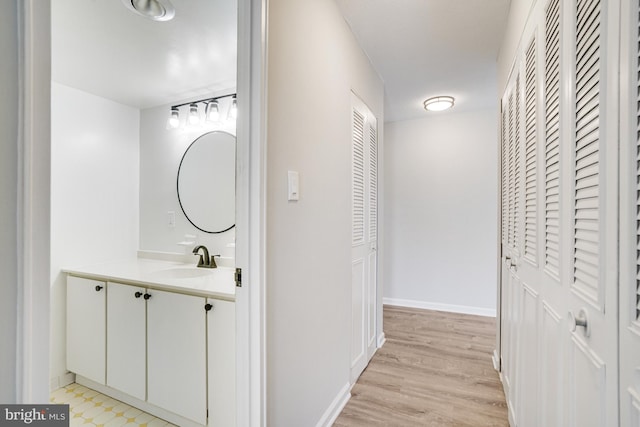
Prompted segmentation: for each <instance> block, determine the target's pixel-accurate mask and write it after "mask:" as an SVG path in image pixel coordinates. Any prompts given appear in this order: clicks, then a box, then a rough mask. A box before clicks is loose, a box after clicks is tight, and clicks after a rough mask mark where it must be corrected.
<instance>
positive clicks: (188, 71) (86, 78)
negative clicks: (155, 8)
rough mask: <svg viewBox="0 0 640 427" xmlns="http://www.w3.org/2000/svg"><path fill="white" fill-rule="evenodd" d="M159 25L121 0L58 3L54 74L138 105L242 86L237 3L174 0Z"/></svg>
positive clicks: (77, 85) (79, 86)
mask: <svg viewBox="0 0 640 427" xmlns="http://www.w3.org/2000/svg"><path fill="white" fill-rule="evenodd" d="M171 2H172V4H173V6H174V7H175V9H176V14H175V18H174V19H173V20H171V21H168V22H155V21H151V20H149V19H146V18H144V17H141V16H139V15H136V14H134V13H132V12H131V11H129V10H128V9H127V8H126V7H125V6H124V5H123V3H122V1H120V0H55V1H52V2H51V6H52V11H51V15H52V30H51V31H52V70H51V72H52V79H53V81H55V82H58V83H62V84H64V85H67V86H71V87H74V88H77V89H81V90H84V91H86V92H89V93H93V94H95V95H99V96H102V97H105V98H108V99H112V100H114V101H117V102H120V103H123V104H126V105H130V106H133V107H137V108H147V107H152V106H157V105H163V104H170V103H175V102H177V101H181V100H185V99H192V98H194V97H206V96H213V95H219V94H220V93H221V92H223V91H227V90H229V89H233V88H235V86H236V57H237V55H236V51H237V47H236V46H237V41H236V40H237V31H236V28H237V15H236V8H237V6H236V0H222V1H211V0H171Z"/></svg>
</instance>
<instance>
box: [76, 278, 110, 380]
mask: <svg viewBox="0 0 640 427" xmlns="http://www.w3.org/2000/svg"><path fill="white" fill-rule="evenodd" d="M105 310H106V283H105V282H101V281H98V280H91V279H83V278H80V277H71V276H70V277H69V278H68V279H67V369H68V370H69V371H71V372H74V373H76V374H78V375H82V376H83V377H86V378H89V379H90V380H92V381H95V382H97V383H99V384H104V383H105V372H106V364H105V346H106V324H105V318H106V315H105Z"/></svg>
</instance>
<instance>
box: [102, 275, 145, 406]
mask: <svg viewBox="0 0 640 427" xmlns="http://www.w3.org/2000/svg"><path fill="white" fill-rule="evenodd" d="M144 293H145V290H144V289H143V288H138V287H136V286H129V285H121V284H119V283H112V282H109V283H108V292H107V342H108V343H109V345H108V346H107V385H108V386H109V387H113V388H115V389H118V390H121V391H123V392H125V393H127V394H129V395H131V396H134V397H136V398H138V399H140V400H144V399H145V398H146V382H145V381H146V357H147V355H146V341H145V340H146V338H145V332H146V325H145V321H146V311H145V299H144V297H143V296H144Z"/></svg>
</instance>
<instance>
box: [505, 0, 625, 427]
mask: <svg viewBox="0 0 640 427" xmlns="http://www.w3.org/2000/svg"><path fill="white" fill-rule="evenodd" d="M615 3H617V2H611V3H610V4H609V3H607V2H606V1H604V0H571V1H562V0H546V1H545V2H539V3H536V6H535V9H534V11H533V12H532V15H531V16H532V18H531V19H530V20H529V22H528V23H527V25H526V28H525V31H524V33H523V37H522V43H523V44H522V46H521V48H520V51H519V54H518V55H517V56H516V58H515V64H514V68H513V70H512V73H511V76H510V78H509V82H508V85H507V87H506V90H505V95H504V97H503V99H502V108H503V112H502V122H503V123H502V126H503V127H502V129H503V132H502V133H503V141H502V152H503V157H502V168H503V174H502V182H503V186H502V197H503V202H502V215H503V218H506V221H503V224H502V234H503V237H502V241H503V255H504V262H505V268H504V269H503V282H502V292H503V293H502V303H503V307H504V310H503V312H502V316H503V318H502V321H501V326H502V332H501V333H502V338H503V340H502V343H501V351H502V356H503V363H502V369H503V372H502V374H503V380H504V383H505V393H506V397H507V401H508V404H509V408H510V414H509V415H510V420H511V421H512V423H513V424H516V425H518V426H538V425H545V426H546V425H563V426H564V425H567V426H612V425H617V424H618V409H617V397H618V387H617V381H618V359H617V304H618V302H617V238H618V229H617V221H618V219H617V218H618V213H617V173H618V172H617V161H618V154H617V149H618V146H617V141H618V136H617V126H616V121H617V111H618V110H617V99H616V96H617V95H616V94H617V81H616V76H617V63H618V62H617V56H616V52H617V48H616V43H617V40H618V38H617V37H616V34H615V33H616V32H617V29H616V25H612V24H611V23H610V22H609V21H612V22H613V23H614V24H615V22H616V19H619V18H618V17H619V14H618V13H617V11H616V10H614V9H615V7H616V6H615ZM609 29H611V31H610V30H609ZM636 37H637V34H636ZM629 92H630V93H631V92H632V91H629ZM636 130H637V129H636ZM634 250H635V249H634ZM507 268H509V270H507ZM634 268H635V267H634ZM574 325H575V326H574Z"/></svg>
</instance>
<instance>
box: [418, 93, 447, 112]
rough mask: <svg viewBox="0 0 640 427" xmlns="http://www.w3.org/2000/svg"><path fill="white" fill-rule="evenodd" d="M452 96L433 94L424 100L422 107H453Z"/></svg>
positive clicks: (438, 109) (442, 109)
mask: <svg viewBox="0 0 640 427" xmlns="http://www.w3.org/2000/svg"><path fill="white" fill-rule="evenodd" d="M453 101H454V99H453V97H452V96H435V97H433V98H429V99H427V100H426V101H424V109H425V110H427V111H444V110H447V109H449V108H451V107H453Z"/></svg>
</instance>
